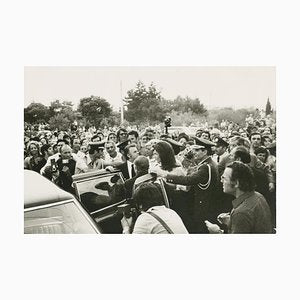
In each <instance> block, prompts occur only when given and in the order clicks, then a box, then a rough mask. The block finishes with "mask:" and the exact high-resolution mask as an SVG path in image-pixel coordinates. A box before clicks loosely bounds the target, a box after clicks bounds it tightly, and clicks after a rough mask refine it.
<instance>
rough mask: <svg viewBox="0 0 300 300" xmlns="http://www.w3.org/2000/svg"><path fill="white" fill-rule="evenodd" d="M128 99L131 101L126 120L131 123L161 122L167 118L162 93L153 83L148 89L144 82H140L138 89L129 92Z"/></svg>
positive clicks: (137, 85)
mask: <svg viewBox="0 0 300 300" xmlns="http://www.w3.org/2000/svg"><path fill="white" fill-rule="evenodd" d="M126 98H127V99H131V101H130V102H129V104H128V107H127V111H125V118H126V120H127V121H129V122H137V123H141V122H146V123H151V122H157V121H159V122H161V121H162V120H163V119H164V117H165V107H164V105H163V102H162V97H161V93H160V91H158V90H157V89H156V87H155V85H154V84H153V83H151V84H150V86H149V87H148V89H147V88H146V86H145V85H144V83H143V82H141V81H138V83H137V84H136V87H135V88H134V89H131V90H129V91H128V92H127V97H126Z"/></svg>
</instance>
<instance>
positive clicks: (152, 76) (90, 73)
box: [24, 66, 276, 109]
mask: <svg viewBox="0 0 300 300" xmlns="http://www.w3.org/2000/svg"><path fill="white" fill-rule="evenodd" d="M138 80H141V81H142V82H143V83H144V84H145V85H146V86H149V85H150V83H151V82H153V83H154V84H155V85H156V87H157V88H158V89H159V90H160V91H161V94H162V96H163V97H164V98H165V99H168V100H171V99H175V98H176V97H177V96H179V95H180V96H182V97H185V96H189V97H191V98H199V100H200V101H201V103H203V104H204V105H205V106H206V107H207V108H208V109H209V108H214V107H229V106H230V107H233V108H247V107H255V108H256V107H257V108H265V105H266V102H267V99H268V98H269V99H270V102H271V106H272V107H273V108H275V101H276V99H275V93H276V87H275V84H276V68H275V67H262V66H260V67H255V66H251V67H241V66H239V67H180V66H177V67H46V66H45V67H31V66H27V67H25V68H24V101H25V102H24V105H25V107H27V106H28V105H29V104H30V103H31V102H33V101H34V102H40V103H43V104H45V105H50V102H51V101H54V100H56V99H60V100H62V101H64V100H66V101H72V103H74V108H77V105H78V104H79V101H80V99H81V98H83V97H88V96H91V95H94V96H101V97H103V98H105V99H106V100H107V101H108V102H109V103H110V104H111V105H112V106H113V108H114V109H117V108H118V107H119V106H120V103H121V98H122V97H125V96H126V94H127V91H128V90H130V89H132V88H134V87H135V85H136V83H137V82H138ZM121 95H122V96H121Z"/></svg>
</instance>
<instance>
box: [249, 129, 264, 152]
mask: <svg viewBox="0 0 300 300" xmlns="http://www.w3.org/2000/svg"><path fill="white" fill-rule="evenodd" d="M261 140H262V138H261V134H260V133H258V132H252V133H251V134H250V142H251V149H250V152H251V153H254V152H255V150H256V149H257V148H258V147H260V146H261Z"/></svg>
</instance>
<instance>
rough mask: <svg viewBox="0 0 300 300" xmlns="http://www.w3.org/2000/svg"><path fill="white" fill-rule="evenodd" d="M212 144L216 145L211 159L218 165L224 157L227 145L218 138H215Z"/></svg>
mask: <svg viewBox="0 0 300 300" xmlns="http://www.w3.org/2000/svg"><path fill="white" fill-rule="evenodd" d="M214 142H215V143H216V147H215V154H214V155H213V156H212V159H213V161H215V162H216V163H217V164H218V163H219V162H220V161H221V159H222V158H223V157H225V156H226V154H227V148H228V146H229V144H228V143H227V142H226V141H224V140H223V139H222V138H220V137H218V138H216V139H215V141H214Z"/></svg>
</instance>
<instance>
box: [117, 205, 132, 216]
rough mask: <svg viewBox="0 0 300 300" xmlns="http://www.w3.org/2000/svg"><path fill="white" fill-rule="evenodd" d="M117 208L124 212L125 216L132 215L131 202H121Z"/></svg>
mask: <svg viewBox="0 0 300 300" xmlns="http://www.w3.org/2000/svg"><path fill="white" fill-rule="evenodd" d="M117 209H118V213H122V214H123V215H124V217H125V218H130V217H131V216H132V215H131V207H130V204H127V203H125V204H120V205H118V206H117Z"/></svg>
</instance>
